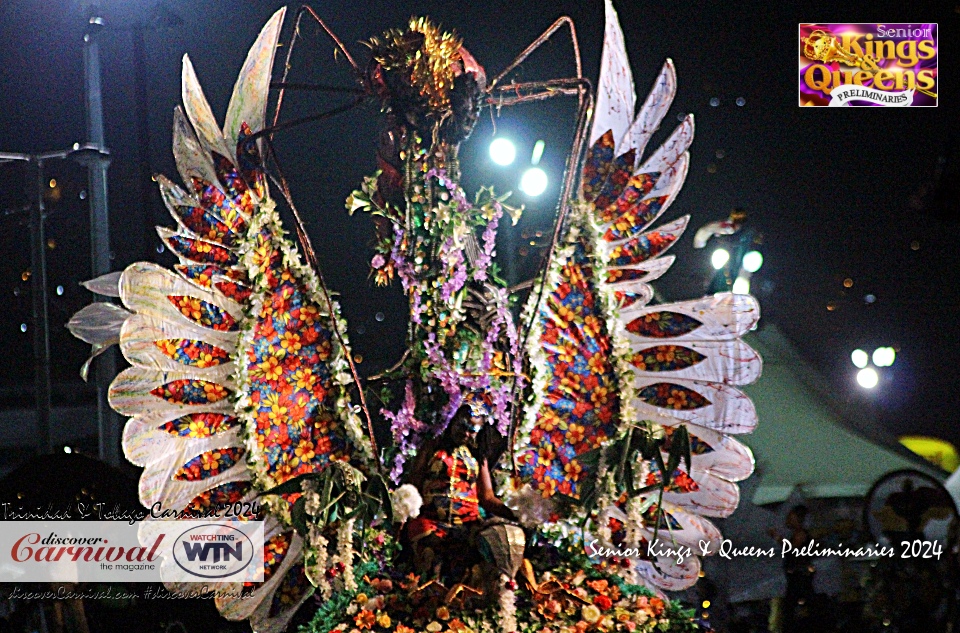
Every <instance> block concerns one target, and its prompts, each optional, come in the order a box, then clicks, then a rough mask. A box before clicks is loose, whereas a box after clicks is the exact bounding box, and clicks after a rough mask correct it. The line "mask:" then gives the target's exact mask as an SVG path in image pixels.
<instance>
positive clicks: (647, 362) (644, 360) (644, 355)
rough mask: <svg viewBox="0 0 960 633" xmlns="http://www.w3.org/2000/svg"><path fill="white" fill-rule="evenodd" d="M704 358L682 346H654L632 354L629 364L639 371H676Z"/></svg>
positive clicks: (691, 365) (704, 357)
mask: <svg viewBox="0 0 960 633" xmlns="http://www.w3.org/2000/svg"><path fill="white" fill-rule="evenodd" d="M706 358H707V357H706V356H704V355H703V354H701V353H700V352H697V351H694V350H692V349H690V348H687V347H683V346H682V345H656V346H654V347H648V348H646V349H643V350H640V351H639V352H637V353H636V354H634V355H633V357H632V358H631V359H630V363H631V364H633V366H634V367H636V368H637V369H639V370H640V371H677V370H680V369H686V368H687V367H693V366H694V365H696V364H697V363H700V362H702V361H703V360H705V359H706Z"/></svg>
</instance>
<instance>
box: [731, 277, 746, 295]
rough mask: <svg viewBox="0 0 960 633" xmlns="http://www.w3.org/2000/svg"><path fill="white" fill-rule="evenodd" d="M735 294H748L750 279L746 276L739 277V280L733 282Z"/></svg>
mask: <svg viewBox="0 0 960 633" xmlns="http://www.w3.org/2000/svg"><path fill="white" fill-rule="evenodd" d="M733 294H735V295H748V294H750V280H749V279H747V278H746V277H737V280H736V281H734V282H733Z"/></svg>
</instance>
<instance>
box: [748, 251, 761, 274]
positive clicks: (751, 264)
mask: <svg viewBox="0 0 960 633" xmlns="http://www.w3.org/2000/svg"><path fill="white" fill-rule="evenodd" d="M761 266H763V255H761V254H760V251H750V252H749V253H747V254H746V255H744V256H743V269H744V270H745V271H747V272H748V273H755V272H757V271H758V270H760V267H761Z"/></svg>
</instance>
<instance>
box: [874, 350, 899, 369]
mask: <svg viewBox="0 0 960 633" xmlns="http://www.w3.org/2000/svg"><path fill="white" fill-rule="evenodd" d="M896 359H897V352H896V350H894V349H893V348H892V347H878V348H877V349H875V350H874V351H873V364H874V365H876V366H877V367H889V366H890V365H893V361H895V360H896Z"/></svg>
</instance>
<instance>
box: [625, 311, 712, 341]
mask: <svg viewBox="0 0 960 633" xmlns="http://www.w3.org/2000/svg"><path fill="white" fill-rule="evenodd" d="M701 325H703V323H701V322H700V321H698V320H697V319H694V318H693V317H692V316H687V315H686V314H682V313H680V312H666V311H664V312H649V313H647V314H645V315H643V316H642V317H637V318H636V319H634V320H633V321H630V323H628V324H627V331H628V332H632V333H634V334H636V335H637V336H644V337H647V338H674V337H677V336H683V335H684V334H689V333H690V332H693V331H694V330H696V329H697V328H698V327H700V326H701Z"/></svg>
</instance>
